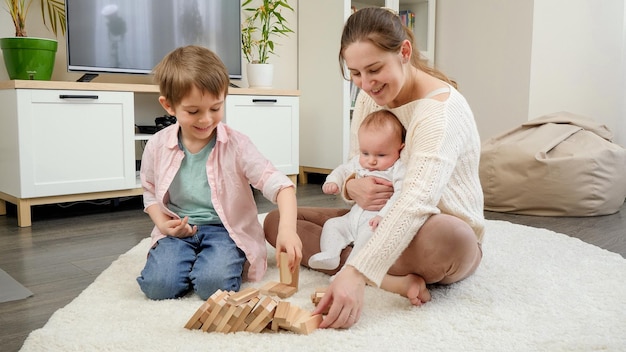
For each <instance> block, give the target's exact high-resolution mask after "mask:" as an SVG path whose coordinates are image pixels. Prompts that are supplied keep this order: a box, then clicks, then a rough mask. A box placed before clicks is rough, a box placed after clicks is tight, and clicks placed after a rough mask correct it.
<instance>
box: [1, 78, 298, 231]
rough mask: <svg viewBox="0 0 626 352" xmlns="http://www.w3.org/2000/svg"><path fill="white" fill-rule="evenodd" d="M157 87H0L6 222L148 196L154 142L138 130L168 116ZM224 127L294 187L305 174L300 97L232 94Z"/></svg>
mask: <svg viewBox="0 0 626 352" xmlns="http://www.w3.org/2000/svg"><path fill="white" fill-rule="evenodd" d="M157 98H158V87H157V86H155V85H148V84H113V83H91V82H89V83H87V82H53V81H0V106H2V107H3V110H4V111H3V114H2V115H3V116H2V118H0V155H1V156H0V170H2V174H1V176H0V215H5V214H6V202H9V203H13V204H16V206H17V224H18V226H20V227H27V226H31V206H34V205H42V204H53V203H63V202H73V201H83V200H91V199H106V198H118V197H127V196H137V195H141V194H142V189H141V185H140V183H139V181H138V179H137V174H136V170H135V161H136V160H139V159H141V153H142V146H143V143H145V141H147V139H148V138H149V137H150V135H145V134H137V133H135V125H150V124H154V118H155V117H157V116H162V115H163V114H164V111H163V109H162V108H161V107H160V105H159V104H158V100H157ZM225 116H226V117H225V122H226V123H228V124H229V125H231V126H233V127H234V128H235V129H238V130H240V131H242V132H244V133H246V134H248V135H249V136H250V138H251V139H252V140H253V142H254V143H255V144H256V146H257V147H258V148H259V150H260V151H261V152H262V153H263V154H264V155H265V156H266V157H267V158H268V159H270V160H271V161H272V162H273V163H274V165H275V166H276V167H277V168H278V169H279V170H280V171H282V172H284V173H285V174H286V175H288V176H289V177H290V178H291V179H292V181H294V183H296V177H297V175H298V172H299V170H298V169H299V92H298V91H292V90H276V89H270V90H266V89H263V90H257V89H247V88H230V89H229V96H228V97H227V99H226V115H225Z"/></svg>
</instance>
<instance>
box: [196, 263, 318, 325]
mask: <svg viewBox="0 0 626 352" xmlns="http://www.w3.org/2000/svg"><path fill="white" fill-rule="evenodd" d="M279 268H280V282H269V283H267V284H266V285H264V286H263V287H262V288H261V289H257V288H254V287H248V288H245V289H243V290H241V291H239V292H225V291H222V290H218V291H217V292H215V293H214V294H213V295H212V296H211V297H209V298H208V299H207V300H206V302H204V303H203V304H202V305H201V306H200V308H198V310H197V311H196V312H195V313H194V315H193V316H192V317H191V319H189V321H188V322H187V324H186V325H185V328H187V329H201V330H202V331H205V332H212V331H215V332H222V333H229V332H237V331H249V332H263V331H265V330H269V331H279V330H281V329H282V330H288V331H293V332H295V333H298V334H309V333H310V332H311V331H313V330H315V329H317V328H318V327H319V325H320V323H321V322H322V315H320V314H316V315H312V314H311V312H310V311H308V310H305V309H302V308H299V307H297V306H295V305H292V304H290V303H289V302H287V301H282V300H280V299H275V298H273V297H272V296H278V297H279V298H287V297H289V296H291V295H293V294H294V293H296V292H297V290H298V280H299V277H298V276H299V270H298V268H296V270H295V271H294V272H293V273H291V272H290V271H289V263H288V257H287V254H286V253H281V254H280V266H279Z"/></svg>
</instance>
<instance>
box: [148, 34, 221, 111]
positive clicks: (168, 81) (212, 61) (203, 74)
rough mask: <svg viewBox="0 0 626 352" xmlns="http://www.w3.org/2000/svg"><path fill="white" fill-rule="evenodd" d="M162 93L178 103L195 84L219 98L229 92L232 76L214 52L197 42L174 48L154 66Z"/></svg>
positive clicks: (169, 100)
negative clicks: (230, 77)
mask: <svg viewBox="0 0 626 352" xmlns="http://www.w3.org/2000/svg"><path fill="white" fill-rule="evenodd" d="M153 73H154V79H155V81H156V83H157V84H158V85H159V91H160V94H161V95H162V96H164V97H165V99H166V100H167V101H168V102H169V103H170V104H171V105H172V106H176V105H178V104H179V103H180V102H181V100H182V99H183V97H184V96H185V95H187V93H189V92H190V91H191V89H192V88H193V87H194V86H195V87H197V88H198V89H200V90H201V91H206V92H208V93H209V94H212V95H214V96H216V97H220V96H222V95H223V96H224V97H226V94H228V84H229V83H230V79H229V76H228V70H227V69H226V66H225V65H224V63H223V62H222V60H221V59H220V58H219V56H217V54H215V53H214V52H213V51H211V50H209V49H207V48H205V47H202V46H197V45H188V46H183V47H179V48H176V49H174V50H173V51H171V52H170V53H169V54H167V55H166V56H165V57H164V58H163V59H162V60H161V62H159V63H158V64H157V65H156V66H155V67H154V69H153Z"/></svg>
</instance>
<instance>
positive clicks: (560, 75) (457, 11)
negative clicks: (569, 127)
mask: <svg viewBox="0 0 626 352" xmlns="http://www.w3.org/2000/svg"><path fill="white" fill-rule="evenodd" d="M625 18H626V9H625V5H624V1H623V0H603V1H594V0H541V1H501V0H480V1H472V2H469V1H465V0H438V1H437V39H436V55H435V58H436V63H437V65H438V66H439V67H440V68H441V69H443V70H444V71H445V72H446V73H448V74H449V75H450V76H452V77H453V78H454V79H456V80H457V81H458V82H459V86H460V90H461V92H462V93H464V94H465V96H466V97H467V99H468V101H469V102H470V104H471V106H472V109H473V111H474V115H475V117H476V120H477V122H478V128H479V132H480V134H481V137H482V139H483V140H485V139H486V138H489V137H493V136H494V135H496V134H499V133H501V132H504V131H505V130H508V129H510V128H513V127H516V126H518V125H519V124H520V123H523V122H525V121H527V120H530V119H533V118H536V117H539V116H541V115H544V114H547V113H552V112H558V111H570V112H572V113H576V114H580V115H584V116H587V117H591V118H593V119H595V120H596V121H598V122H600V123H603V124H605V125H607V126H608V127H609V129H611V131H613V133H614V135H615V138H614V140H615V142H617V143H618V144H621V145H623V146H626V125H625V124H626V122H625V120H626V103H624V100H625V99H624V97H625V96H626V73H625V70H626V58H625V55H626V30H625V28H626V24H625Z"/></svg>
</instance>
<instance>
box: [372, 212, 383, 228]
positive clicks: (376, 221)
mask: <svg viewBox="0 0 626 352" xmlns="http://www.w3.org/2000/svg"><path fill="white" fill-rule="evenodd" d="M382 219H383V218H382V217H381V216H380V215H376V216H374V217H373V218H371V219H370V227H371V228H372V231H374V230H376V228H377V227H378V224H379V223H380V220H382Z"/></svg>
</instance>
